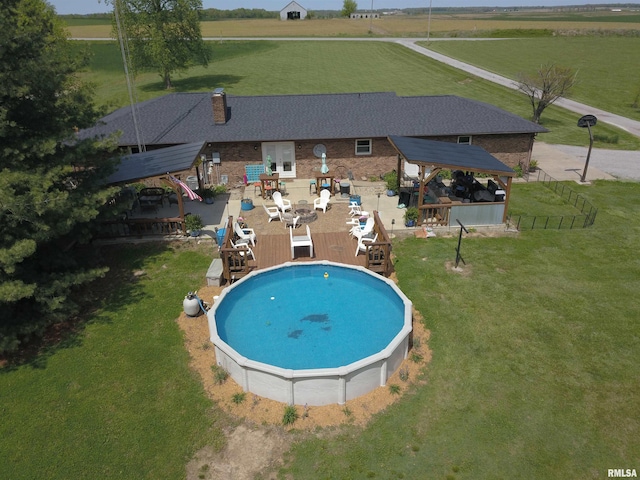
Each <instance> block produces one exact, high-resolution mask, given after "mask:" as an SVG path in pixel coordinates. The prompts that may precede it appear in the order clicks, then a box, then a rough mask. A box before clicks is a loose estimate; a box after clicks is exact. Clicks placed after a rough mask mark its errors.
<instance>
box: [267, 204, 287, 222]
mask: <svg viewBox="0 0 640 480" xmlns="http://www.w3.org/2000/svg"><path fill="white" fill-rule="evenodd" d="M262 206H263V207H264V211H265V212H267V215H269V222H271V220H276V219H277V220H282V214H281V213H280V209H279V208H278V207H267V206H266V205H265V204H264V203H263V204H262Z"/></svg>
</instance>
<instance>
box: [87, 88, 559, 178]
mask: <svg viewBox="0 0 640 480" xmlns="http://www.w3.org/2000/svg"><path fill="white" fill-rule="evenodd" d="M136 111H137V112H138V124H139V126H140V128H139V134H140V136H141V138H142V141H143V143H144V145H145V146H146V149H147V150H153V149H158V148H163V147H169V146H174V145H180V144H191V143H198V142H201V143H202V145H203V149H202V151H200V152H199V154H198V155H199V156H201V155H204V159H205V162H206V163H210V164H213V163H215V165H216V169H217V171H218V172H219V174H220V175H221V178H227V179H228V181H229V182H230V183H232V184H237V183H238V182H241V181H242V179H243V175H244V173H245V166H246V165H248V164H262V163H264V162H265V161H266V159H267V157H270V158H271V162H272V165H271V168H272V170H273V171H274V172H278V173H279V174H280V177H281V178H314V177H315V176H316V174H317V173H318V171H319V170H320V167H321V160H320V158H321V156H322V154H323V153H325V154H326V158H327V163H328V164H329V165H330V166H331V168H332V172H335V174H336V176H342V177H343V178H346V177H352V178H358V179H360V178H370V177H372V176H376V177H377V176H379V175H382V174H384V173H386V172H389V171H391V170H393V169H396V168H397V165H398V161H397V159H398V152H397V151H396V149H395V148H394V147H393V145H392V144H391V142H390V141H389V138H388V137H389V136H405V137H415V138H423V139H429V140H436V141H441V142H453V143H458V144H472V145H476V146H479V147H482V148H483V149H484V150H486V151H487V152H488V153H490V154H491V155H493V156H494V157H495V158H497V159H498V160H499V161H501V162H502V163H504V164H505V165H507V166H509V167H515V166H517V165H521V166H522V167H523V168H526V167H528V165H529V161H530V158H531V151H532V147H533V142H534V139H535V136H536V135H537V134H538V133H543V132H546V131H547V130H546V129H545V128H544V127H542V126H540V125H538V124H535V123H533V122H530V121H528V120H525V119H523V118H521V117H518V116H517V115H514V114H512V113H509V112H506V111H504V110H502V109H500V108H498V107H496V106H493V105H490V104H486V103H482V102H478V101H475V100H470V99H466V98H462V97H457V96H453V95H440V96H406V97H404V96H398V95H396V94H395V93H393V92H378V93H341V94H312V95H269V96H239V95H227V94H226V93H225V91H224V90H223V89H221V88H219V89H216V90H215V91H214V92H213V93H206V92H205V93H171V94H167V95H164V96H162V97H158V98H154V99H152V100H147V101H145V102H142V103H139V104H138V105H137V106H136ZM116 131H120V132H122V135H121V136H120V138H119V145H120V146H121V147H122V148H123V149H124V150H126V151H128V152H130V153H135V152H137V150H138V149H137V144H138V143H137V136H136V130H135V128H134V122H133V119H132V115H131V107H124V108H121V109H119V110H116V111H115V112H113V113H111V114H109V115H107V116H106V117H104V118H102V120H101V121H100V122H99V124H97V125H96V126H95V127H93V128H91V129H87V130H83V131H81V132H80V133H79V135H80V136H83V137H84V136H95V135H105V136H106V135H110V134H112V133H113V132H116ZM206 167H207V165H206V164H205V168H203V169H202V170H203V171H205V172H206V171H207V170H208V168H206ZM185 173H186V174H188V175H193V174H194V173H195V172H194V171H193V170H192V171H191V172H190V173H187V172H185Z"/></svg>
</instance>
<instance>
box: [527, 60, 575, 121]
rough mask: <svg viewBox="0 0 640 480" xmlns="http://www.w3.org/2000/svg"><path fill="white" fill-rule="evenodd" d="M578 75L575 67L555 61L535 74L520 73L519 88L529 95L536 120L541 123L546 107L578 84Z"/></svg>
mask: <svg viewBox="0 0 640 480" xmlns="http://www.w3.org/2000/svg"><path fill="white" fill-rule="evenodd" d="M576 76H577V72H575V71H574V70H573V69H571V68H569V67H561V66H558V65H556V64H554V63H548V64H546V65H541V66H540V68H539V69H538V71H537V72H536V73H535V74H533V75H530V74H528V73H522V72H521V73H518V75H517V76H516V78H517V86H518V90H520V91H521V92H522V93H524V94H525V95H526V96H527V97H529V102H531V108H532V109H533V118H532V120H533V121H534V122H536V123H540V116H541V115H542V112H543V111H544V109H545V108H547V107H548V106H549V105H551V104H552V103H553V102H555V101H556V100H557V99H558V98H559V97H562V96H564V95H565V94H566V93H567V92H568V91H569V90H570V89H571V87H573V86H574V85H575V84H576Z"/></svg>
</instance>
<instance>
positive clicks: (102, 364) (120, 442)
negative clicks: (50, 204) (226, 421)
mask: <svg viewBox="0 0 640 480" xmlns="http://www.w3.org/2000/svg"><path fill="white" fill-rule="evenodd" d="M104 253H105V255H106V257H105V258H106V259H107V261H108V263H109V264H111V266H112V270H111V273H110V275H109V277H108V278H107V279H105V281H102V282H98V283H97V284H95V285H92V286H91V287H89V288H87V289H86V298H85V299H92V302H91V303H94V304H95V311H94V312H91V313H87V317H88V323H87V324H86V326H85V327H84V328H83V329H80V330H79V331H78V333H77V334H75V335H70V336H69V337H68V338H67V339H66V340H64V341H62V342H61V343H60V344H59V345H57V346H56V347H55V348H51V349H50V350H49V351H47V352H45V353H43V354H42V355H40V356H39V357H36V358H34V359H33V360H32V361H30V362H28V363H26V364H23V365H21V366H14V367H4V368H2V369H0V412H2V421H1V422H0V472H2V474H1V475H0V476H1V477H2V478H4V479H11V480H18V479H29V480H31V479H34V478H47V479H56V478H58V479H65V480H66V479H75V478H77V479H80V478H87V479H88V478H95V479H98V478H100V479H103V478H104V479H107V478H131V479H133V478H135V479H143V478H148V479H158V478H167V479H168V478H182V477H184V472H185V465H186V463H187V461H188V460H189V459H190V458H191V457H192V455H193V454H194V452H195V451H196V450H197V449H198V448H199V447H201V446H203V445H205V444H211V445H213V446H220V445H221V444H222V443H223V442H224V437H223V436H222V435H221V433H220V430H219V428H220V425H221V423H220V422H221V421H222V420H221V418H219V417H220V414H219V412H216V410H214V408H213V405H212V403H211V402H210V401H209V400H208V399H207V397H206V395H205V393H204V390H203V387H202V385H201V383H200V381H199V380H198V378H196V375H195V374H194V373H193V372H192V371H191V370H190V369H189V366H188V360H189V355H188V353H187V352H186V351H185V349H184V346H183V340H182V332H181V331H180V329H179V327H178V325H177V323H176V322H175V319H176V318H177V317H178V315H179V314H180V311H181V309H182V303H181V302H182V298H183V297H184V295H185V294H186V293H187V292H188V291H189V290H195V289H197V288H198V287H199V286H200V285H201V284H202V279H203V278H204V274H205V272H206V269H207V266H208V264H209V260H208V258H209V256H210V254H209V253H208V252H207V251H205V250H200V251H192V250H188V249H184V248H181V247H180V246H179V245H173V246H172V245H169V244H167V245H160V244H157V245H154V244H143V245H141V246H137V247H136V246H129V247H113V248H108V249H106V250H105V251H104Z"/></svg>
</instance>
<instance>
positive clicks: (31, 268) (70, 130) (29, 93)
mask: <svg viewBox="0 0 640 480" xmlns="http://www.w3.org/2000/svg"><path fill="white" fill-rule="evenodd" d="M73 51H74V50H73V49H72V48H71V46H70V44H69V42H68V40H67V35H66V32H65V30H64V29H63V27H62V26H61V23H60V22H59V20H58V19H57V17H56V15H55V12H54V10H53V8H52V7H51V6H50V5H49V4H47V3H46V2H45V1H44V0H3V1H2V2H1V3H0V85H1V87H0V98H1V100H0V352H5V351H9V350H13V349H16V348H17V347H18V346H19V344H20V341H21V340H23V339H26V338H29V337H31V336H33V335H37V334H41V333H42V332H43V331H44V329H45V328H46V326H47V325H49V324H51V323H52V322H56V321H60V320H65V319H68V318H70V317H71V316H72V315H73V314H74V304H73V302H72V300H71V297H70V294H71V293H72V292H73V290H74V289H75V288H77V287H80V286H82V285H85V284H86V283H87V282H89V281H91V280H93V279H95V278H96V277H98V276H99V275H102V274H103V273H104V269H103V268H100V267H96V266H88V265H87V263H86V262H85V261H84V259H83V255H82V251H83V249H81V248H78V245H80V244H82V243H83V242H84V243H86V241H87V240H88V239H89V238H90V234H91V223H92V221H93V220H94V219H95V218H96V216H97V215H98V213H99V209H100V208H101V206H102V205H104V204H105V202H106V200H107V199H108V198H109V197H110V196H111V195H112V192H111V191H110V190H109V189H105V188H104V187H103V185H102V183H103V182H102V179H103V178H104V176H105V175H106V174H108V172H109V170H110V169H111V162H108V161H107V159H108V157H109V156H110V155H112V153H111V150H112V149H111V146H110V145H111V144H112V143H113V142H111V141H108V140H97V139H88V140H83V141H77V140H76V138H75V131H76V130H77V129H78V128H85V127H89V126H91V125H93V124H94V123H95V121H96V120H97V118H99V112H98V111H97V110H96V108H95V107H94V105H93V102H92V92H91V90H90V88H88V87H87V86H86V85H83V84H82V83H81V82H80V81H79V79H78V77H77V75H76V72H77V71H78V69H79V68H80V67H81V66H82V62H83V61H84V59H83V58H79V57H78V56H77V55H74V54H73Z"/></svg>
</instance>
